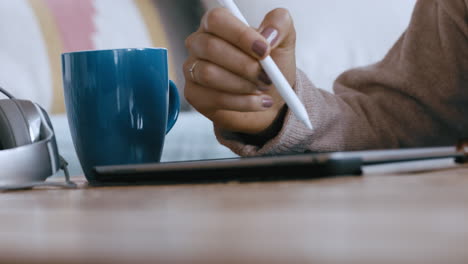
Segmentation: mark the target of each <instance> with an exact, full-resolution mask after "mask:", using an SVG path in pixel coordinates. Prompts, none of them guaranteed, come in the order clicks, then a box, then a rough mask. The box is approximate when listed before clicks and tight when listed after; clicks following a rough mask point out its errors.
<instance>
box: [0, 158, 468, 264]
mask: <svg viewBox="0 0 468 264" xmlns="http://www.w3.org/2000/svg"><path fill="white" fill-rule="evenodd" d="M434 164H435V163H434V162H429V163H426V164H425V165H420V167H419V169H417V170H411V171H410V170H408V168H405V166H404V165H401V166H399V165H392V166H390V167H389V166H387V167H379V168H366V169H365V172H366V173H365V175H364V176H358V177H344V178H332V179H318V180H310V181H281V182H257V183H236V182H232V183H226V184H191V185H183V184H181V185H163V186H126V187H99V188H97V187H90V186H87V184H86V181H85V179H84V177H77V178H75V179H74V180H75V181H77V182H79V183H80V188H79V189H76V190H62V189H51V188H45V189H36V190H28V191H17V192H4V193H0V219H1V220H0V223H1V224H0V262H1V263H12V262H15V263H373V264H374V263H468V250H467V248H468V247H467V245H468V166H455V165H453V164H448V163H439V164H438V165H437V166H434ZM294 173H299V172H294Z"/></svg>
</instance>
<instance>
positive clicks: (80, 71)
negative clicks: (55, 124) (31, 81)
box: [62, 48, 180, 182]
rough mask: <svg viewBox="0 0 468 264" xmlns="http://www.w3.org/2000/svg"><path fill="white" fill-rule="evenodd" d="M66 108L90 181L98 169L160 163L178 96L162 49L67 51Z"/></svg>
mask: <svg viewBox="0 0 468 264" xmlns="http://www.w3.org/2000/svg"><path fill="white" fill-rule="evenodd" d="M62 74H63V86H64V95H65V106H66V111H67V116H68V123H69V126H70V130H71V134H72V139H73V143H74V146H75V149H76V152H77V155H78V158H79V160H80V163H81V167H82V168H83V171H84V173H85V175H86V178H87V179H88V181H90V182H92V181H94V173H93V168H94V167H95V166H99V165H119V164H137V163H149V162H159V161H160V159H161V154H162V150H163V146H164V139H165V136H166V134H167V133H168V132H169V130H171V128H172V126H173V125H174V124H175V122H176V121H177V117H178V114H179V109H180V101H179V94H178V92H177V87H176V86H175V84H174V83H173V82H172V81H170V80H169V77H168V62H167V50H166V49H163V48H143V49H113V50H92V51H78V52H70V53H64V54H62Z"/></svg>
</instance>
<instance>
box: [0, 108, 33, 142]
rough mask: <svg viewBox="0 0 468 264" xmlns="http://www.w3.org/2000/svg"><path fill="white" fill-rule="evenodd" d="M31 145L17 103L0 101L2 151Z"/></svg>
mask: <svg viewBox="0 0 468 264" xmlns="http://www.w3.org/2000/svg"><path fill="white" fill-rule="evenodd" d="M27 144H31V136H30V134H29V125H28V123H27V121H26V117H25V116H24V113H23V111H21V109H20V106H19V105H18V103H17V102H15V101H13V100H10V99H3V100H0V145H1V148H2V149H10V148H16V147H19V146H23V145H27Z"/></svg>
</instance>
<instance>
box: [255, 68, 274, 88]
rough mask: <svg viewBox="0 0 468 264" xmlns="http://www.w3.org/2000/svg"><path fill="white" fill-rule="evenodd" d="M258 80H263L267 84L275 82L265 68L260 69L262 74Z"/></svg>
mask: <svg viewBox="0 0 468 264" xmlns="http://www.w3.org/2000/svg"><path fill="white" fill-rule="evenodd" d="M257 78H258V80H259V81H261V82H262V83H264V84H266V85H272V84H273V82H272V81H271V79H270V77H268V75H267V74H266V72H265V71H264V70H262V71H260V74H259V75H258V77H257Z"/></svg>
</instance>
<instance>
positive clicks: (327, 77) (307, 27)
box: [0, 0, 416, 174]
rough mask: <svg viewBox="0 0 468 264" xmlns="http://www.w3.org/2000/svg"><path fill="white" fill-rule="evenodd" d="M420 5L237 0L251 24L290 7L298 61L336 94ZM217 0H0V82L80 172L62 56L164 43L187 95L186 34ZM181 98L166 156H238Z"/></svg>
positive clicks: (374, 0) (406, 0) (398, 0)
mask: <svg viewBox="0 0 468 264" xmlns="http://www.w3.org/2000/svg"><path fill="white" fill-rule="evenodd" d="M415 2H416V0H391V1H388V0H387V1H384V0H353V1H349V0H255V1H252V0H236V3H237V4H238V5H239V8H240V9H241V10H242V12H243V13H244V15H245V16H246V18H247V20H248V21H249V22H250V24H251V25H252V26H253V27H257V26H258V25H259V24H260V23H261V21H262V19H263V17H264V16H265V14H267V13H268V12H269V11H270V10H272V9H274V8H278V7H282V8H287V9H288V10H289V11H290V13H291V14H292V16H293V19H294V21H295V26H296V30H297V36H298V42H297V62H298V63H297V64H298V67H299V68H300V69H302V70H303V71H304V72H305V73H306V74H307V75H308V76H309V77H310V79H311V80H312V81H313V82H314V83H315V84H316V85H317V86H318V87H319V88H322V89H324V90H327V91H330V92H333V91H332V85H333V81H334V80H335V79H336V77H337V76H338V75H339V74H340V73H342V72H343V71H345V70H347V69H349V68H353V67H359V66H365V65H368V64H371V63H374V62H377V61H379V60H380V59H382V58H383V56H384V55H385V53H386V52H387V51H388V50H389V49H390V48H391V46H392V45H393V44H394V43H395V41H396V40H397V39H398V38H399V37H400V36H401V34H402V33H403V32H404V30H405V29H406V27H407V26H408V23H409V21H410V17H411V13H412V9H413V7H414V4H415ZM217 6H218V4H217V2H216V0H14V1H6V0H5V1H0V20H1V21H0V36H1V41H0V86H3V87H4V88H6V89H7V90H9V91H10V92H12V93H13V94H14V95H15V96H16V97H19V98H24V99H29V100H32V101H34V102H37V103H39V104H41V105H42V106H43V107H44V108H45V109H47V110H48V111H49V112H50V113H51V114H52V120H53V123H54V127H55V130H56V135H57V140H58V143H59V149H60V151H61V152H62V154H63V155H64V156H65V157H66V158H67V159H68V160H69V162H70V164H71V165H70V166H71V171H72V174H80V173H81V169H80V165H79V162H78V160H77V158H76V154H75V152H74V147H73V142H72V140H71V137H70V133H69V130H68V123H67V118H66V115H65V106H64V102H63V91H62V79H61V62H60V54H61V53H63V52H69V51H77V50H89V49H110V48H131V47H165V48H167V49H168V50H169V55H170V61H169V65H170V72H171V78H172V79H173V80H174V81H175V83H176V84H177V86H178V87H179V89H180V92H181V94H183V87H184V79H183V72H182V64H183V62H184V60H185V59H186V58H187V51H186V50H185V46H184V40H185V38H186V37H187V36H188V35H189V34H191V33H192V32H194V31H195V30H196V29H197V28H198V26H199V21H200V18H201V17H202V15H203V14H204V13H205V12H206V11H207V10H209V9H210V8H214V7H217ZM182 100H183V104H182V110H183V111H184V112H183V113H182V114H181V115H180V118H179V121H178V122H177V124H176V126H175V127H174V129H173V130H172V131H171V132H170V133H169V135H168V137H167V140H166V144H165V148H164V152H163V160H165V161H172V160H192V159H204V158H223V157H232V156H235V155H234V154H233V153H232V152H230V151H229V150H228V149H226V148H224V147H223V146H220V145H219V144H218V143H217V141H216V139H215V137H214V135H213V131H212V125H211V123H210V121H209V120H207V119H206V118H204V117H203V116H201V115H200V114H198V113H196V112H194V111H193V110H192V108H191V107H190V105H189V104H187V103H186V102H185V100H184V99H183V98H182ZM187 129H189V130H187ZM187 131H190V134H188V132H187Z"/></svg>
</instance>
